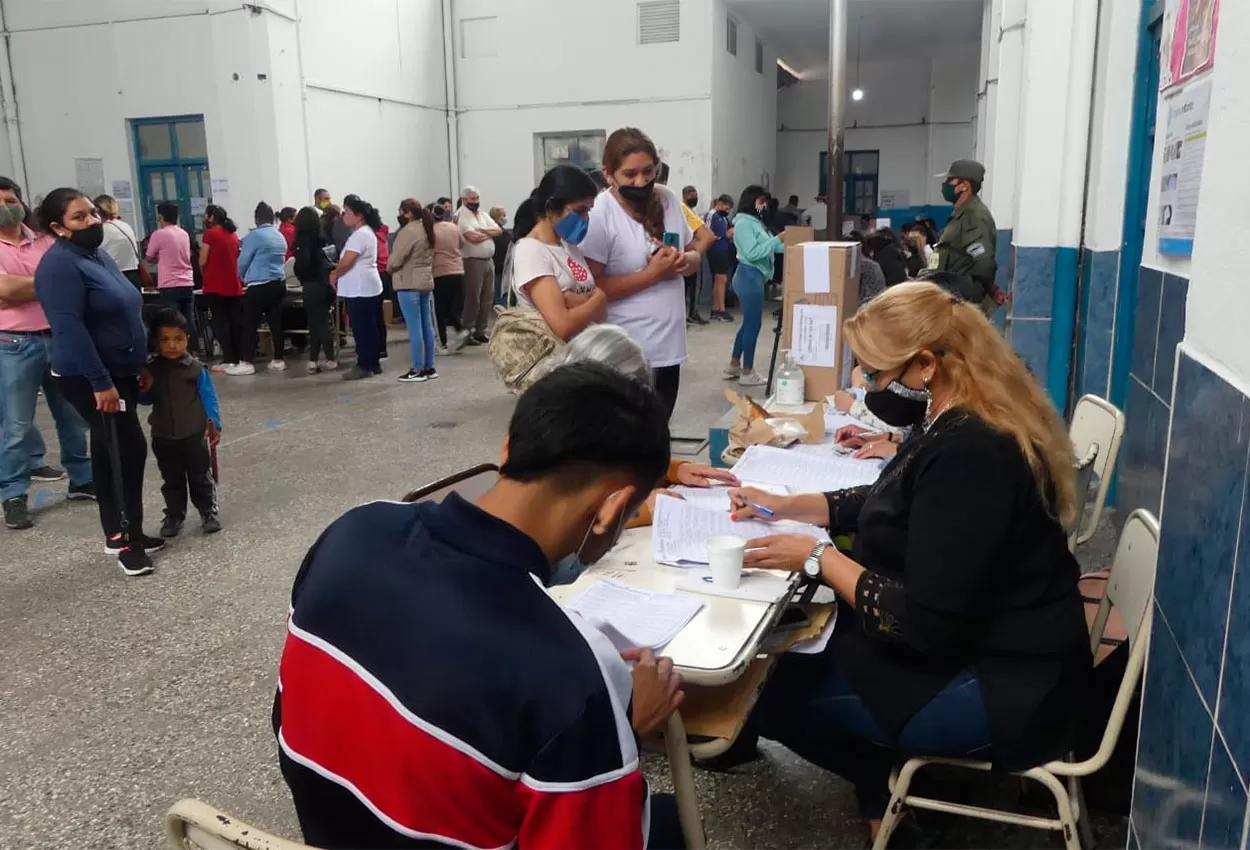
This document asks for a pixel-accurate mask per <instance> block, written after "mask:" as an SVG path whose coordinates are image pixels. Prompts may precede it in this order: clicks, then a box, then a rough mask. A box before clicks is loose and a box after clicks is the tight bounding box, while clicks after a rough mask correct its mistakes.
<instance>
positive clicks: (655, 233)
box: [642, 190, 664, 242]
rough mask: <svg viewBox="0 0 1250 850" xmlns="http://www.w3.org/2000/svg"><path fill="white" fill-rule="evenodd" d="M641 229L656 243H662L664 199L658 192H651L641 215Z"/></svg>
mask: <svg viewBox="0 0 1250 850" xmlns="http://www.w3.org/2000/svg"><path fill="white" fill-rule="evenodd" d="M642 227H643V229H644V230H646V231H647V234H648V235H649V236H650V237H651V238H652V239H654V240H655V241H656V242H663V241H664V198H663V197H662V196H661V194H660V192H659V191H658V190H653V191H652V192H651V197H650V198H648V199H647V208H646V209H645V210H643V213H642Z"/></svg>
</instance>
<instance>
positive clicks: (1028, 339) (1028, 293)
mask: <svg viewBox="0 0 1250 850" xmlns="http://www.w3.org/2000/svg"><path fill="white" fill-rule="evenodd" d="M1057 253H1058V249H1056V248H1053V247H1049V248H1037V247H1030V246H1022V245H1018V246H1016V249H1015V269H1014V274H1013V277H1012V283H1011V302H1010V304H1011V316H1010V318H1009V319H1008V321H1007V334H1008V338H1009V339H1010V340H1011V347H1012V348H1014V349H1015V350H1016V352H1017V353H1019V355H1020V356H1021V357H1023V358H1024V362H1026V363H1028V364H1029V368H1030V369H1032V370H1033V374H1034V375H1036V376H1037V380H1038V381H1040V382H1041V384H1042V386H1045V385H1046V373H1047V360H1048V359H1049V357H1050V320H1051V316H1050V310H1051V300H1052V298H1053V297H1054V289H1055V257H1056V255H1057ZM999 267H1000V268H1001V264H1000V266H999Z"/></svg>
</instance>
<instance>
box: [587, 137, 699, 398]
mask: <svg viewBox="0 0 1250 850" xmlns="http://www.w3.org/2000/svg"><path fill="white" fill-rule="evenodd" d="M659 165H660V156H659V153H658V152H657V151H656V149H655V145H654V144H653V143H652V142H651V140H650V139H649V138H647V135H646V134H645V133H643V132H642V131H641V130H636V129H634V128H633V127H623V128H621V129H619V130H616V131H615V132H613V133H612V135H611V136H609V137H608V140H607V143H606V144H605V145H604V148H603V174H604V177H605V178H607V181H608V186H609V189H608V191H606V192H604V193H603V194H602V195H600V196H599V198H598V200H597V202H596V203H595V206H594V209H593V210H591V213H590V231H589V232H588V233H587V234H586V239H585V241H583V243H582V246H581V248H582V253H584V254H585V255H586V259H587V261H588V262H589V264H590V271H591V273H592V274H593V275H594V277H595V281H596V282H597V285H598V286H599V288H600V289H602V290H603V291H604V292H605V293H606V294H607V296H608V316H607V320H608V321H609V322H611V323H612V324H616V325H620V326H621V327H623V328H625V329H626V330H627V331H629V333H630V335H631V336H633V337H634V339H636V340H638V343H639V344H640V345H641V346H642V350H643V351H644V352H645V353H646V355H647V359H648V360H649V361H650V362H651V368H652V369H653V370H654V371H655V389H656V392H658V393H659V394H660V396H661V397H662V398H663V399H664V403H665V404H666V405H667V406H668V410H669V413H670V414H671V413H672V410H673V407H674V406H675V405H676V403H677V390H678V385H679V383H680V379H681V364H682V363H684V362H686V287H685V281H684V280H683V277H684V276H685V275H688V274H695V273H696V272H697V271H698V270H699V266H700V265H701V264H702V262H703V259H702V255H703V253H704V252H705V251H706V250H707V249H708V246H709V245H711V243H712V242H713V241H715V237H713V236H712V235H711V234H710V233H709V231H708V229H707V228H706V227H701V228H699V230H698V233H697V234H694V233H691V231H690V225H689V223H688V222H687V221H686V216H685V214H684V213H683V211H682V204H681V200H680V199H678V197H677V196H676V195H674V194H673V193H672V192H670V191H669V190H668V188H667V187H665V186H659V185H656V182H655V177H656V172H657V171H658V169H659Z"/></svg>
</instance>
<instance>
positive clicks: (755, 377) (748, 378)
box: [738, 372, 768, 387]
mask: <svg viewBox="0 0 1250 850" xmlns="http://www.w3.org/2000/svg"><path fill="white" fill-rule="evenodd" d="M767 383H768V379H767V378H765V377H764V376H763V375H761V374H760V373H759V372H748V373H746V374H745V375H743V376H742V377H741V378H739V379H738V386H740V387H762V386H764V385H765V384H767Z"/></svg>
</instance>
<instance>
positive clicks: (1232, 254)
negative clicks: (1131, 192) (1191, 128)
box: [1146, 3, 1250, 392]
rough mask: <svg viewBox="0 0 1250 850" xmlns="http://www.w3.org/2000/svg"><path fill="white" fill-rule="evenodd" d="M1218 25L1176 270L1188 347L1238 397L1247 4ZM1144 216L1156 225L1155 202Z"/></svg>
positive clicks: (1246, 344) (1243, 338) (1246, 307)
mask: <svg viewBox="0 0 1250 850" xmlns="http://www.w3.org/2000/svg"><path fill="white" fill-rule="evenodd" d="M1219 26H1220V30H1219V44H1220V49H1219V52H1218V53H1217V54H1216V59H1215V61H1216V64H1215V68H1214V70H1213V71H1212V72H1211V73H1212V74H1213V75H1214V78H1215V80H1214V88H1213V90H1212V93H1211V98H1212V100H1211V119H1210V126H1209V130H1208V133H1207V142H1206V155H1205V161H1204V163H1203V168H1202V188H1201V194H1200V196H1199V200H1198V220H1197V227H1196V231H1195V237H1194V254H1193V262H1192V267H1190V268H1188V269H1187V270H1186V272H1181V273H1182V274H1185V273H1188V275H1189V301H1188V304H1187V306H1186V315H1185V344H1186V347H1187V348H1189V349H1190V350H1191V351H1196V352H1198V353H1200V354H1203V355H1206V357H1205V358H1204V359H1207V360H1208V361H1209V362H1210V361H1213V362H1214V364H1215V365H1216V367H1217V368H1218V369H1219V370H1220V371H1221V372H1223V373H1224V374H1225V377H1226V378H1228V379H1229V380H1231V381H1232V382H1233V383H1234V384H1236V385H1237V386H1238V387H1239V388H1240V389H1241V390H1242V391H1243V392H1250V336H1247V334H1246V318H1247V317H1250V287H1248V286H1246V273H1245V262H1244V260H1243V258H1242V257H1240V256H1239V254H1241V251H1240V250H1239V246H1240V245H1241V244H1242V242H1243V241H1244V238H1243V236H1242V233H1241V231H1242V230H1244V224H1243V222H1244V221H1245V180H1244V179H1243V175H1244V173H1245V146H1246V139H1247V138H1250V94H1248V93H1247V91H1246V87H1245V84H1244V81H1245V79H1246V76H1247V74H1248V73H1250V54H1247V53H1246V52H1244V51H1242V50H1239V49H1237V47H1238V46H1239V45H1243V44H1246V43H1250V6H1247V5H1246V4H1244V3H1224V4H1222V5H1221V6H1220V24H1219ZM1159 109H1160V115H1161V119H1162V120H1166V114H1165V113H1166V108H1165V106H1164V104H1163V103H1160V105H1159ZM1161 133H1162V127H1161V126H1160V129H1159V135H1156V144H1155V148H1156V149H1161V148H1162V147H1163V145H1162V144H1161V140H1162V138H1163V136H1162V135H1161ZM1156 162H1157V161H1156ZM1151 183H1152V185H1153V184H1154V178H1153V177H1152V180H1151ZM1149 215H1150V218H1149V219H1148V220H1149V221H1153V220H1154V208H1153V205H1152V207H1151V211H1150V214H1149ZM1146 239H1147V241H1148V242H1149V243H1151V245H1152V246H1153V242H1154V239H1155V236H1154V233H1153V229H1148V230H1147V232H1146ZM1186 265H1189V264H1188V263H1187V264H1186ZM1160 267H1162V263H1160Z"/></svg>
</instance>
